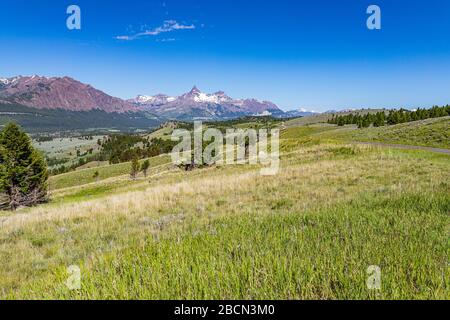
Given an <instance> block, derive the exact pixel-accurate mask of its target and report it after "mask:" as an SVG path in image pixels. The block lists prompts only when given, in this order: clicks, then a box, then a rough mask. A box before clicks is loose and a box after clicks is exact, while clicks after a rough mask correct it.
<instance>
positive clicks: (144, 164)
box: [141, 159, 150, 178]
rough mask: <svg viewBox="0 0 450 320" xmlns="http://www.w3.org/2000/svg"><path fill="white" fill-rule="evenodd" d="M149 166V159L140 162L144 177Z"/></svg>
mask: <svg viewBox="0 0 450 320" xmlns="http://www.w3.org/2000/svg"><path fill="white" fill-rule="evenodd" d="M148 168H150V161H149V160H148V159H147V160H145V161H144V162H143V163H142V167H141V170H142V172H143V173H144V177H146V178H147V170H148Z"/></svg>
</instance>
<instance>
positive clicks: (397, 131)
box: [324, 117, 450, 149]
mask: <svg viewBox="0 0 450 320" xmlns="http://www.w3.org/2000/svg"><path fill="white" fill-rule="evenodd" d="M324 137H330V138H331V137H332V138H336V139H341V140H346V141H365V142H382V143H392V144H405V145H415V146H425V147H435V148H446V149H450V117H444V118H436V119H427V120H422V121H416V122H409V123H403V124H398V125H394V126H386V127H379V128H367V129H356V128H355V127H354V126H349V127H345V128H343V129H338V130H336V131H332V132H331V131H330V132H329V133H328V134H327V135H324Z"/></svg>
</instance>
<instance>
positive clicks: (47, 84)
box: [0, 76, 139, 113]
mask: <svg viewBox="0 0 450 320" xmlns="http://www.w3.org/2000/svg"><path fill="white" fill-rule="evenodd" d="M0 100H2V101H3V102H4V103H8V102H9V103H16V104H20V105H23V106H27V107H31V108H36V109H51V110H54V109H63V110H67V111H91V110H96V109H98V110H102V111H105V112H108V113H112V112H115V113H125V112H137V111H139V109H137V108H136V107H135V106H134V105H133V104H132V103H129V102H127V101H124V100H122V99H119V98H115V97H112V96H110V95H107V94H106V93H104V92H102V91H100V90H98V89H95V88H94V87H92V86H90V85H87V84H84V83H81V82H79V81H77V80H75V79H72V78H70V77H62V78H60V77H51V78H48V77H41V76H26V77H22V76H19V77H14V78H6V79H5V78H3V79H0Z"/></svg>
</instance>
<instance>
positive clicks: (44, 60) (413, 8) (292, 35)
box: [0, 0, 450, 111]
mask: <svg viewBox="0 0 450 320" xmlns="http://www.w3.org/2000/svg"><path fill="white" fill-rule="evenodd" d="M122 3H123V4H119V2H118V1H110V0H108V1H106V0H96V1H92V0H70V1H65V0H53V1H51V0H39V1H38V0H14V1H6V0H0V5H1V7H0V76H2V77H9V76H14V75H31V74H39V75H46V76H63V75H68V76H71V77H74V78H76V79H78V80H80V81H82V82H86V83H89V84H91V85H93V86H95V87H97V88H99V89H101V90H103V91H105V92H107V93H108V94H111V95H114V96H118V97H121V98H131V97H134V96H136V95H137V94H156V93H160V92H162V93H167V94H170V95H178V94H181V93H183V92H186V91H188V90H190V88H191V87H192V86H193V85H197V86H198V87H199V88H200V89H201V90H202V91H205V92H215V91H218V90H224V91H225V92H227V93H228V94H229V95H230V96H233V97H236V98H238V97H255V98H258V99H265V100H271V101H273V102H275V103H277V104H278V105H279V106H280V107H281V108H283V109H285V110H289V109H297V108H300V107H304V108H308V109H314V110H320V111H325V110H328V109H337V108H359V107H409V108H413V107H418V106H431V105H434V104H447V103H450V77H449V73H450V1H447V0H427V1H425V0H408V1H406V0H395V1H392V0H371V1H366V0H340V1H336V0H314V1H313V0H310V1H301V0H297V1H294V0H277V1H273V0H265V1H261V0H260V1H256V0H226V1H225V0H222V1H215V0H148V1H137V0H128V1H123V2H122ZM71 4H76V5H78V6H79V7H80V8H81V30H68V29H67V27H66V19H67V17H68V15H67V14H66V9H67V7H68V6H69V5H71ZM371 4H376V5H378V6H380V8H381V13H382V29H381V30H372V31H371V30H368V29H367V27H366V20H367V18H368V15H367V14H366V9H367V7H368V6H369V5H371Z"/></svg>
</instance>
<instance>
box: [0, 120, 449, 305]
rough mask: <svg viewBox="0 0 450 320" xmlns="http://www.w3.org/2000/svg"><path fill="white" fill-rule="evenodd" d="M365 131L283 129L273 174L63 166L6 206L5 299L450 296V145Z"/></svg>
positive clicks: (161, 163)
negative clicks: (404, 144)
mask: <svg viewBox="0 0 450 320" xmlns="http://www.w3.org/2000/svg"><path fill="white" fill-rule="evenodd" d="M447 125H448V122H447ZM338 130H344V129H338ZM345 130H346V129H345ZM340 132H342V131H340ZM354 134H359V133H351V135H352V138H351V139H349V138H348V135H349V134H348V133H346V134H345V137H344V136H339V134H336V128H335V127H333V128H331V127H328V126H312V127H293V128H289V129H286V130H284V131H283V133H282V136H281V138H282V142H281V151H282V158H281V170H280V173H279V174H278V175H276V176H269V177H264V176H261V175H260V174H259V167H258V166H231V167H230V166H227V167H210V168H207V169H201V170H195V171H193V172H183V171H180V170H178V169H176V168H173V166H172V165H171V164H170V163H169V158H168V157H158V158H155V159H152V169H151V170H150V173H149V177H147V178H144V177H140V178H139V179H138V180H137V181H131V180H129V178H128V177H127V175H126V170H127V169H126V167H125V165H118V166H111V167H101V168H99V170H104V171H101V176H102V180H100V181H94V180H92V178H91V177H92V174H91V171H90V170H94V169H85V170H81V171H78V172H74V173H70V174H66V175H62V176H57V177H55V178H53V180H52V181H51V183H52V197H53V201H52V203H50V204H47V205H44V206H41V207H36V208H31V209H27V210H23V211H20V212H17V213H9V212H8V213H6V212H5V213H0V225H1V229H0V261H1V262H2V263H1V265H0V298H6V299H13V298H19V299H28V298H31V299H41V298H44V299H448V297H449V296H450V290H449V289H450V287H449V286H450V280H449V277H448V258H449V245H448V232H449V230H450V229H449V228H450V221H449V213H450V196H449V194H450V184H449V181H450V161H449V160H450V158H449V155H448V154H439V153H432V152H428V151H425V150H404V149H395V148H386V147H383V146H376V145H362V144H358V143H352V142H350V140H351V141H357V140H355V139H354V136H353V135H354ZM364 134H365V133H364ZM361 141H364V140H361ZM387 143H391V141H387ZM71 265H76V266H79V267H80V268H81V283H82V286H81V289H80V290H73V291H71V290H69V289H68V287H67V286H66V282H67V279H68V278H69V276H70V275H69V274H68V270H67V268H68V267H69V266H71ZM370 266H378V267H379V268H380V270H381V289H380V290H370V289H368V287H367V279H368V277H369V276H370V274H368V273H367V270H368V268H369V267H370Z"/></svg>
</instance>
